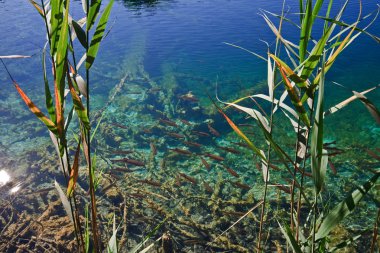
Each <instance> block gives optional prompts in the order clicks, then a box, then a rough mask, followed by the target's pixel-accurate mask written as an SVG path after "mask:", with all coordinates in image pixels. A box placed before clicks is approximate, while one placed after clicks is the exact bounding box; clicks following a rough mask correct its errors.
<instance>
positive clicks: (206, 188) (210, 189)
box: [203, 180, 214, 193]
mask: <svg viewBox="0 0 380 253" xmlns="http://www.w3.org/2000/svg"><path fill="white" fill-rule="evenodd" d="M203 186H204V188H205V190H206V192H208V193H213V192H214V191H213V190H212V188H211V186H210V185H209V184H208V183H207V182H206V181H205V180H203Z"/></svg>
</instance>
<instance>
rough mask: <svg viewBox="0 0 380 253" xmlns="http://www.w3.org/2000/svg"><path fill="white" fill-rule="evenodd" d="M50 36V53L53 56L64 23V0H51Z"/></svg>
mask: <svg viewBox="0 0 380 253" xmlns="http://www.w3.org/2000/svg"><path fill="white" fill-rule="evenodd" d="M66 10H68V9H66ZM49 17H50V29H49V32H50V34H49V37H50V40H51V44H50V53H51V55H52V56H54V55H55V53H56V52H57V43H58V41H59V37H60V36H59V34H60V31H61V27H62V23H63V0H54V1H51V11H50V15H49Z"/></svg>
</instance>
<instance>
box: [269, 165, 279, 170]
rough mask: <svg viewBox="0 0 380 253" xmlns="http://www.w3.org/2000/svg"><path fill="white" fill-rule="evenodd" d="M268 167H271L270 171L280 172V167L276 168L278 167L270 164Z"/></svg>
mask: <svg viewBox="0 0 380 253" xmlns="http://www.w3.org/2000/svg"><path fill="white" fill-rule="evenodd" d="M269 167H271V168H272V169H274V170H277V171H279V170H281V168H280V167H278V166H276V165H274V164H272V163H270V164H269Z"/></svg>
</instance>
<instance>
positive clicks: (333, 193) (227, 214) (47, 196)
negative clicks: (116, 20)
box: [0, 0, 380, 253]
mask: <svg viewBox="0 0 380 253" xmlns="http://www.w3.org/2000/svg"><path fill="white" fill-rule="evenodd" d="M30 2H31V4H32V6H33V7H34V8H35V9H36V11H37V12H38V13H39V14H40V16H41V17H42V20H43V21H44V26H45V27H44V28H45V29H46V34H47V35H48V36H47V41H46V44H45V46H44V47H43V50H42V53H41V54H42V59H43V61H42V68H43V80H44V88H42V89H43V91H42V92H41V94H42V93H43V92H44V98H45V107H46V108H45V109H41V108H43V106H41V105H40V104H37V103H34V102H33V98H30V97H29V96H28V94H26V93H25V92H24V90H23V89H22V84H19V83H18V82H17V78H16V77H15V76H13V75H12V69H8V68H7V64H6V62H7V60H8V61H9V60H12V59H16V58H24V57H28V56H23V55H10V56H1V57H0V60H1V62H2V65H3V67H4V69H5V71H6V72H7V73H8V74H9V78H10V79H11V81H12V84H13V86H14V88H15V89H16V91H17V92H18V94H19V95H20V97H21V99H22V100H23V101H24V102H25V104H26V106H27V107H28V108H29V110H30V111H31V112H32V113H33V114H34V115H35V116H36V117H37V118H38V119H39V120H40V121H41V122H39V123H40V125H44V126H46V128H47V130H48V133H49V136H50V138H51V142H50V143H44V142H42V144H40V143H38V144H39V145H41V147H33V148H32V149H30V150H29V149H28V150H27V151H26V156H25V158H24V159H25V160H24V161H20V163H21V162H23V163H24V164H25V163H26V164H27V163H28V162H30V161H34V162H33V163H32V164H29V165H28V166H26V167H25V174H24V175H20V176H19V177H18V178H17V181H10V178H9V176H8V175H7V173H6V171H5V170H0V175H1V177H0V178H1V180H0V189H1V192H0V198H1V199H2V201H1V203H0V214H1V215H0V224H1V226H0V251H1V252H165V253H168V252H285V251H294V252H334V251H339V250H342V249H343V250H347V251H350V252H377V251H378V250H379V248H380V239H379V238H378V226H379V222H380V209H379V201H380V199H379V197H380V195H379V191H380V188H379V184H378V177H379V176H380V171H379V166H380V149H379V148H378V147H377V146H368V147H367V146H363V144H361V143H352V144H351V145H349V146H345V145H347V142H349V140H348V141H343V140H340V139H331V138H330V136H328V135H327V134H326V132H327V131H330V130H331V129H329V128H331V127H329V126H327V124H326V121H329V120H332V121H333V120H334V117H335V115H337V114H339V113H341V112H342V111H343V108H344V107H346V106H350V105H351V103H353V102H355V101H356V102H360V103H361V104H363V106H364V108H365V109H366V110H367V113H369V115H370V116H371V120H372V121H371V123H368V125H370V126H371V130H370V131H371V132H373V134H374V136H376V131H377V130H376V129H378V125H379V124H380V112H379V110H378V109H377V105H376V103H374V102H373V101H371V99H369V98H368V97H369V96H368V94H370V93H372V92H376V91H378V88H379V85H376V86H374V87H373V88H370V89H367V90H359V91H351V90H350V93H351V96H349V97H347V98H346V99H345V100H343V101H341V102H340V103H338V104H336V105H334V106H332V107H330V106H326V103H325V98H326V88H325V85H326V84H327V82H328V78H329V76H326V73H328V72H329V71H330V69H331V68H332V67H333V66H334V63H335V62H336V60H337V59H338V58H339V56H340V54H341V53H342V52H344V50H345V49H346V48H347V47H348V46H350V45H351V44H353V43H355V42H356V41H355V40H356V38H357V37H358V36H359V35H362V36H369V37H370V38H372V39H374V40H375V41H377V42H379V41H380V39H379V38H378V37H376V36H375V35H372V34H370V33H368V32H367V28H368V27H370V25H371V24H372V23H373V21H374V20H375V19H376V18H377V16H378V13H379V9H376V10H374V12H373V13H370V14H368V15H367V14H362V13H361V4H359V5H358V8H359V11H358V16H357V20H356V21H355V22H354V23H351V24H348V23H345V22H344V21H343V18H342V17H343V15H344V11H345V8H346V7H347V4H348V1H345V2H344V4H343V5H342V6H341V9H339V10H338V11H337V12H336V13H333V12H332V10H331V4H332V2H333V1H329V2H325V1H323V0H317V1H315V2H314V3H313V1H311V0H306V1H300V5H299V8H300V9H299V12H298V15H297V17H298V18H299V19H298V20H293V21H291V20H290V19H289V18H288V16H287V15H286V13H285V9H284V8H283V12H282V13H280V14H274V13H271V12H269V11H262V12H261V13H260V15H261V16H262V17H263V19H264V20H265V22H266V23H267V25H268V27H269V29H270V30H271V31H272V32H273V33H274V37H275V43H274V44H273V45H272V46H269V45H268V52H251V51H249V50H247V49H245V48H242V47H241V46H239V45H236V44H232V43H226V44H228V45H229V46H232V47H235V48H237V50H239V49H240V50H245V51H248V53H251V54H252V55H253V56H252V57H258V58H259V59H261V60H262V61H263V63H264V64H266V66H267V80H265V81H264V82H262V83H260V84H258V85H257V89H256V93H254V94H249V95H244V96H240V94H243V93H246V92H247V91H245V92H241V93H239V94H231V95H230V97H228V98H227V99H228V101H222V100H221V99H220V98H219V96H218V95H219V94H218V87H219V86H220V85H221V84H223V82H224V80H217V81H216V83H215V86H216V91H217V92H216V94H215V95H214V94H207V91H208V90H207V89H205V92H204V93H205V94H203V96H200V95H198V94H197V93H196V92H194V91H191V90H188V89H185V88H183V86H182V85H181V83H182V82H185V81H189V82H203V81H205V80H202V79H199V78H198V77H196V76H191V75H190V76H189V75H184V74H182V73H177V72H175V71H173V68H174V67H173V66H165V68H164V74H163V76H162V77H161V78H159V79H157V78H156V79H153V78H151V77H150V76H149V73H147V72H146V71H145V69H144V64H143V59H142V57H143V54H139V53H138V52H132V53H131V54H130V59H129V61H128V59H127V60H126V61H127V65H128V66H131V67H129V68H127V69H126V70H125V69H124V70H120V71H121V72H123V77H122V78H121V80H120V82H118V83H116V84H115V85H114V88H113V89H112V91H111V92H110V94H109V96H108V98H107V99H106V101H104V102H103V103H102V106H98V105H96V106H95V105H94V104H93V102H94V100H96V99H97V97H96V96H94V97H93V95H92V92H91V91H92V90H91V88H92V85H93V83H92V82H90V81H92V77H93V69H92V67H93V64H94V62H95V60H96V57H97V55H98V52H99V49H100V44H101V43H107V40H106V39H107V38H106V36H107V35H108V33H112V30H107V29H109V26H107V23H108V18H109V15H110V13H111V11H112V5H113V0H111V1H109V3H108V4H107V5H106V6H105V7H102V11H100V10H101V5H102V3H101V2H102V1H100V0H91V1H89V0H83V1H82V7H83V13H84V14H83V15H84V17H83V18H81V19H79V20H75V19H73V18H72V16H71V12H70V10H71V9H70V1H69V0H66V1H64V0H57V1H41V3H38V2H35V1H32V0H31V1H30ZM127 2H131V3H135V2H140V1H127ZM146 2H148V3H147V4H153V3H154V2H155V1H146ZM317 22H321V23H322V24H323V26H322V27H323V28H322V29H321V31H319V33H315V32H314V33H313V28H314V27H315V24H316V23H317ZM289 24H290V25H292V27H293V28H294V29H295V31H297V33H299V41H293V42H291V41H289V40H287V39H286V38H285V37H283V36H284V35H283V33H282V29H283V26H285V25H289ZM78 48H79V49H78ZM48 70H49V71H48ZM50 70H51V71H50ZM205 82H206V81H205ZM208 84H209V83H208ZM337 85H339V86H344V84H337ZM42 89H41V90H42ZM346 89H348V88H346ZM250 91H251V90H249V91H248V92H250ZM237 93H238V92H237ZM224 97H225V96H224ZM204 100H207V101H209V104H210V105H209V106H204V104H202V101H204ZM41 123H42V124H41ZM330 124H331V123H330ZM363 124H366V123H363ZM372 126H373V127H372ZM25 127H26V128H28V127H27V126H25ZM29 127H30V126H29ZM32 127H34V126H32ZM40 131H41V130H40ZM375 143H376V140H375ZM39 145H38V146H39ZM36 146H37V145H36ZM2 150H4V151H1V152H0V158H1V159H0V161H1V165H2V167H4V168H5V167H11V166H15V162H12V161H9V160H7V153H6V149H2ZM52 154H54V155H52ZM54 179H55V180H54ZM46 182H48V183H46ZM24 185H28V187H23V186H24ZM331 189H333V190H331ZM336 189H339V190H336ZM20 210H22V211H20ZM36 210H38V211H39V212H37V211H36Z"/></svg>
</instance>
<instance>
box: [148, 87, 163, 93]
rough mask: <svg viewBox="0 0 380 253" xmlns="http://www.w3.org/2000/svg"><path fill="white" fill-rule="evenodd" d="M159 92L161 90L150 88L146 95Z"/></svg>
mask: <svg viewBox="0 0 380 253" xmlns="http://www.w3.org/2000/svg"><path fill="white" fill-rule="evenodd" d="M159 91H161V88H159V87H153V88H150V89H149V90H148V93H156V92H159Z"/></svg>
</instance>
